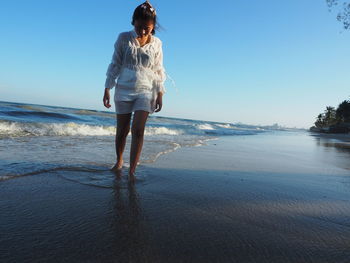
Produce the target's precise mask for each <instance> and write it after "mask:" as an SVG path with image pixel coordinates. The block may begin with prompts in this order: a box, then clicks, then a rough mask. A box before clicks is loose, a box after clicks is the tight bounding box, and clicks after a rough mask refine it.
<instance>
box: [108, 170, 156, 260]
mask: <svg viewBox="0 0 350 263" xmlns="http://www.w3.org/2000/svg"><path fill="white" fill-rule="evenodd" d="M123 176H126V175H122V172H121V171H118V172H116V176H115V181H114V187H113V200H112V204H113V208H112V210H113V221H112V222H111V224H112V226H111V230H112V231H113V232H114V233H116V235H115V240H114V242H113V244H114V245H115V247H114V249H115V254H116V259H118V260H120V262H152V261H153V260H152V249H151V247H150V242H149V240H148V234H147V231H146V228H145V216H144V213H143V211H142V205H141V200H140V197H139V195H138V193H137V191H136V186H137V183H135V182H132V181H130V180H128V184H127V187H126V188H125V187H124V186H123V180H125V179H124V178H123ZM118 262H119V261H118Z"/></svg>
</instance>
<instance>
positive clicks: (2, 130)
mask: <svg viewBox="0 0 350 263" xmlns="http://www.w3.org/2000/svg"><path fill="white" fill-rule="evenodd" d="M115 133H116V127H115V126H102V125H88V124H78V123H75V122H68V123H37V122H14V121H1V120H0V137H2V138H4V137H20V136H75V135H81V136H111V135H115ZM179 134H182V131H181V130H176V129H170V128H166V127H146V129H145V135H146V136H147V135H179Z"/></svg>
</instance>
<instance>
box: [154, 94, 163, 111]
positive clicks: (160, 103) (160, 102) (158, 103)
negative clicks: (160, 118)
mask: <svg viewBox="0 0 350 263" xmlns="http://www.w3.org/2000/svg"><path fill="white" fill-rule="evenodd" d="M162 106H163V93H161V92H160V93H158V96H157V99H156V109H155V112H159V111H160V110H161V109H162Z"/></svg>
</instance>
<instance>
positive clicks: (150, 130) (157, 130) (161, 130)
mask: <svg viewBox="0 0 350 263" xmlns="http://www.w3.org/2000/svg"><path fill="white" fill-rule="evenodd" d="M180 134H183V131H182V130H176V129H169V128H166V127H146V129H145V135H180Z"/></svg>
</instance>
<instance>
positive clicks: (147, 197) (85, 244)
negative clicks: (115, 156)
mask: <svg viewBox="0 0 350 263" xmlns="http://www.w3.org/2000/svg"><path fill="white" fill-rule="evenodd" d="M324 140H325V139H317V138H315V137H313V136H310V135H309V134H307V133H284V134H281V133H276V134H270V135H267V134H261V135H254V136H235V137H222V138H220V139H219V140H213V141H209V142H207V145H204V146H200V147H185V148H180V149H178V150H177V151H175V152H171V153H169V154H166V155H162V156H161V157H159V159H158V160H157V161H156V162H155V163H153V164H142V165H140V166H139V167H138V172H137V173H138V176H139V178H140V180H139V181H137V182H136V184H128V183H127V180H126V175H127V170H126V169H125V171H124V172H123V175H122V177H119V176H115V180H114V181H113V185H111V187H108V186H104V187H101V185H100V184H94V183H93V182H91V181H89V183H86V184H82V181H79V180H77V181H75V180H73V179H72V177H69V180H67V177H65V176H62V174H59V173H43V174H38V175H34V176H26V177H21V178H17V179H12V180H7V181H2V182H0V222H1V224H0V262H349V259H350V249H349V246H350V202H349V201H350V167H349V164H350V162H349V160H350V151H349V150H348V149H347V148H339V147H338V146H337V145H327V141H324ZM144 147H147V145H144ZM98 185H99V186H98Z"/></svg>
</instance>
